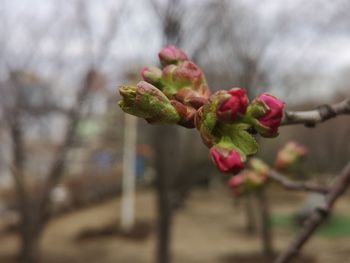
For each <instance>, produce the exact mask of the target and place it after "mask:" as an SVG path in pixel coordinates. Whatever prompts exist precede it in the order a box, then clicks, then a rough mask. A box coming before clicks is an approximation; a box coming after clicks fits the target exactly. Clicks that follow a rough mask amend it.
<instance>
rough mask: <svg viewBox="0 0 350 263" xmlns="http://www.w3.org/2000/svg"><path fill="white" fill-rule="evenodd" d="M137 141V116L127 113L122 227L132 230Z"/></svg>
mask: <svg viewBox="0 0 350 263" xmlns="http://www.w3.org/2000/svg"><path fill="white" fill-rule="evenodd" d="M136 143H137V118H136V117H134V116H132V115H129V114H125V126H124V153H123V182H122V200H121V219H120V222H121V228H122V229H123V230H124V231H128V230H130V229H131V228H132V227H133V226H134V222H135V213H134V210H135V205H134V202H135V200H134V199H135V172H136V171H135V164H136Z"/></svg>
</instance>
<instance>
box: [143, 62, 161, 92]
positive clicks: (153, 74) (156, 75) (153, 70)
mask: <svg viewBox="0 0 350 263" xmlns="http://www.w3.org/2000/svg"><path fill="white" fill-rule="evenodd" d="M141 76H142V78H143V80H144V81H147V82H148V83H151V84H152V85H155V86H156V87H157V88H160V86H161V81H162V70H161V69H159V68H157V67H144V68H143V69H142V71H141Z"/></svg>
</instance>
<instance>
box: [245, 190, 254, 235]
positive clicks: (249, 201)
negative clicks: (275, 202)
mask: <svg viewBox="0 0 350 263" xmlns="http://www.w3.org/2000/svg"><path fill="white" fill-rule="evenodd" d="M245 199H246V200H245V203H244V208H245V231H246V233H247V234H249V235H253V234H256V232H257V227H256V220H255V219H256V215H255V213H254V200H253V197H252V195H250V194H248V195H247V196H246V198H245Z"/></svg>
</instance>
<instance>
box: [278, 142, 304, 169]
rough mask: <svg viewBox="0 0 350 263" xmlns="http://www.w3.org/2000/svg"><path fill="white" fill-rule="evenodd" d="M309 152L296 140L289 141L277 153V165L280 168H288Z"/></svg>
mask: <svg viewBox="0 0 350 263" xmlns="http://www.w3.org/2000/svg"><path fill="white" fill-rule="evenodd" d="M306 154H307V150H306V148H305V147H303V146H301V145H300V144H298V143H296V142H293V141H291V142H288V143H287V144H286V145H285V146H284V147H283V148H282V149H281V150H280V151H279V152H278V154H277V158H276V162H275V167H276V169H278V170H286V169H288V168H290V167H291V166H293V165H294V164H296V163H297V162H298V161H299V160H300V159H301V158H303V157H304V156H305V155H306Z"/></svg>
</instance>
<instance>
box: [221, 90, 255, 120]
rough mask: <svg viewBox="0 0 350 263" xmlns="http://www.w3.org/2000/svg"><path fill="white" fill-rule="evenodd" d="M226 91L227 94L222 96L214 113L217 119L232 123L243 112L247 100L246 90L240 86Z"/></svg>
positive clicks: (245, 108)
mask: <svg viewBox="0 0 350 263" xmlns="http://www.w3.org/2000/svg"><path fill="white" fill-rule="evenodd" d="M226 93H227V94H228V95H229V96H227V97H226V98H223V100H222V101H221V102H220V105H218V108H217V110H216V115H217V117H218V120H220V121H222V122H225V123H232V122H234V121H235V120H237V119H238V118H239V117H240V116H242V115H244V114H245V112H246V110H247V107H248V104H249V100H248V97H247V93H246V91H245V90H244V89H242V88H233V89H231V90H229V91H227V92H226Z"/></svg>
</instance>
